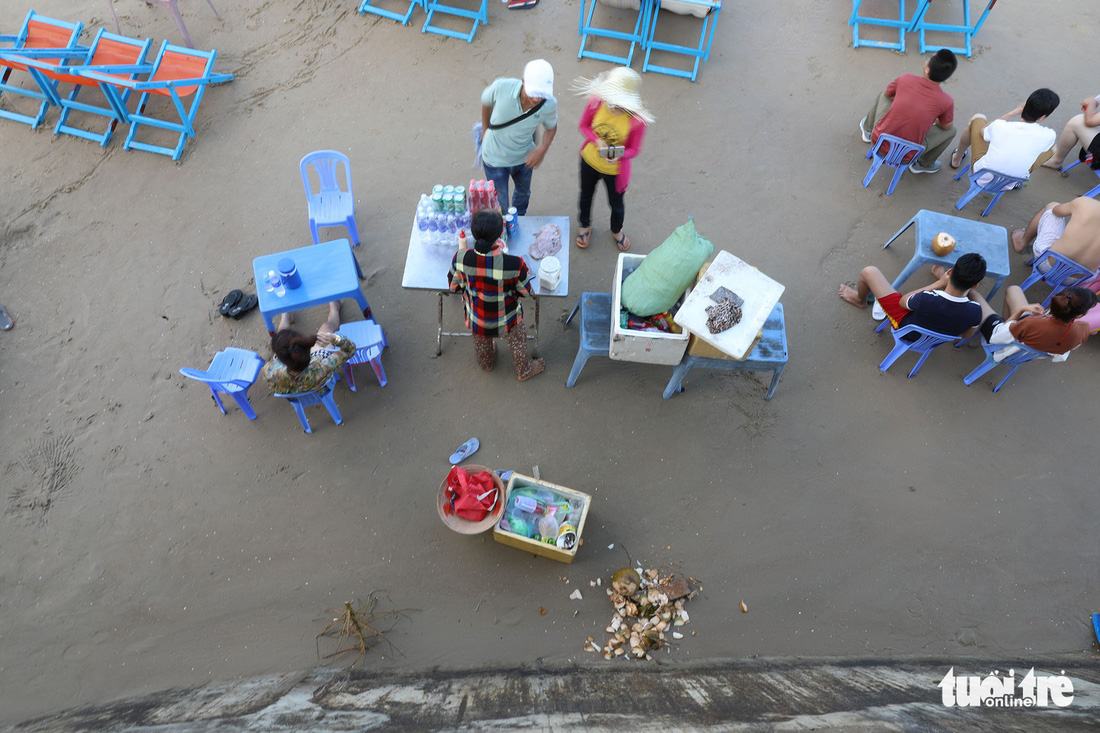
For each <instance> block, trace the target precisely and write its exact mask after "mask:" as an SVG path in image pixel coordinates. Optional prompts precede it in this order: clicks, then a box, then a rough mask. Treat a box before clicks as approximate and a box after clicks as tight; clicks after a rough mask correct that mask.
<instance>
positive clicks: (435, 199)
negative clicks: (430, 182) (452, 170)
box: [432, 187, 443, 211]
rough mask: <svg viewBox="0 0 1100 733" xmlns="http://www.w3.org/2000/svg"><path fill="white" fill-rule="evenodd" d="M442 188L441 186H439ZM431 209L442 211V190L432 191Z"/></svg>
mask: <svg viewBox="0 0 1100 733" xmlns="http://www.w3.org/2000/svg"><path fill="white" fill-rule="evenodd" d="M441 188H442V187H441ZM432 211H443V192H442V191H440V192H439V193H435V192H432Z"/></svg>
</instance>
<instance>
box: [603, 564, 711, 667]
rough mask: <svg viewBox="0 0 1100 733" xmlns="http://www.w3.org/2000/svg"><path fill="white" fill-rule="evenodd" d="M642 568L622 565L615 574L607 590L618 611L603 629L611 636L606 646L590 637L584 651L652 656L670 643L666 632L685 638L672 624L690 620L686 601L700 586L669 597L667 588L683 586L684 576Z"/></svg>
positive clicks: (609, 657) (612, 655) (638, 656)
mask: <svg viewBox="0 0 1100 733" xmlns="http://www.w3.org/2000/svg"><path fill="white" fill-rule="evenodd" d="M639 570H640V569H639ZM639 570H635V569H633V568H623V569H621V570H619V571H617V572H616V573H615V575H614V576H613V577H612V579H611V584H610V585H611V587H610V588H607V589H606V590H607V595H608V597H609V598H610V599H611V603H612V605H614V607H615V612H614V613H613V614H612V616H611V623H610V624H608V626H607V628H606V629H604V630H605V631H606V632H607V633H608V634H609V635H610V636H609V638H608V640H607V642H606V643H605V644H604V645H603V647H597V646H596V644H595V642H594V641H593V640H592V637H588V641H586V642H585V645H584V649H585V651H590V652H592V651H594V652H599V654H600V656H602V657H603V658H604V659H611V658H612V657H622V656H630V657H631V658H634V659H652V658H653V657H652V656H651V655H650V652H652V651H657V650H658V649H660V648H661V647H667V646H668V642H667V641H666V640H665V633H666V632H668V633H671V634H672V635H673V638H674V639H682V638H683V636H684V635H683V634H681V633H679V632H673V631H672V627H673V626H683V625H684V624H686V623H689V622H690V617H689V616H688V613H687V611H685V610H684V603H685V602H686V601H688V600H690V599H691V598H692V597H694V596H695V594H696V593H697V592H698V590H693V589H691V587H690V586H688V587H687V588H686V592H685V593H684V594H683V596H681V597H676V598H674V597H670V596H669V594H668V592H667V591H668V590H669V589H675V590H676V591H680V590H682V589H683V586H684V585H686V583H684V581H683V580H681V579H679V578H677V577H676V576H675V575H673V574H669V575H667V576H665V577H662V576H661V574H660V572H659V571H657V570H655V569H649V570H640V572H639ZM681 584H683V585H681ZM692 635H694V632H692Z"/></svg>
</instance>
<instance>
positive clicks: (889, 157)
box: [863, 133, 924, 196]
mask: <svg viewBox="0 0 1100 733" xmlns="http://www.w3.org/2000/svg"><path fill="white" fill-rule="evenodd" d="M884 148H885V151H886V152H885V153H884V152H883V149H884ZM923 152H924V146H923V145H918V144H917V143H914V142H909V141H908V140H902V139H901V138H900V137H895V136H894V135H887V134H886V133H883V134H881V135H879V136H878V142H876V143H875V144H873V145H872V146H871V149H870V150H868V151H867V156H866V157H868V158H870V159H871V168H870V169H869V170H868V171H867V175H866V176H864V177H863V187H864V188H867V185H868V184H869V183H870V182H871V179H872V178H874V177H875V174H876V173H878V169H879V168H881V167H882V166H884V165H888V166H890V167H891V168H893V169H894V177H893V179H892V180H891V181H890V186H889V187H888V188H887V189H886V195H887V196H889V195H890V194H892V193H893V192H894V189H895V188H897V185H898V181H900V180H901V174H902V173H904V172H905V169H906V168H908V167H909V164H910V163H912V162H913V161H914V160H916V159H917V157H918V156H920V155H921V154H922V153H923Z"/></svg>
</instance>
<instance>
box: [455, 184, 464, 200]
mask: <svg viewBox="0 0 1100 733" xmlns="http://www.w3.org/2000/svg"><path fill="white" fill-rule="evenodd" d="M454 195H455V196H461V197H462V198H466V187H465V186H455V190H454Z"/></svg>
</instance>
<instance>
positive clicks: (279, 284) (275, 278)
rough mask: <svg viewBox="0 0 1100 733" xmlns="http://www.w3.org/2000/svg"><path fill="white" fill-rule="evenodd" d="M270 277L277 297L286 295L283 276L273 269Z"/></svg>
mask: <svg viewBox="0 0 1100 733" xmlns="http://www.w3.org/2000/svg"><path fill="white" fill-rule="evenodd" d="M268 277H269V278H270V280H269V282H270V283H271V289H272V290H274V291H275V295H276V297H279V298H281V297H283V296H284V295H286V287H285V286H284V285H283V278H282V277H281V276H280V275H279V273H277V272H275V271H272V272H271V274H270V275H269V276H268Z"/></svg>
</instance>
